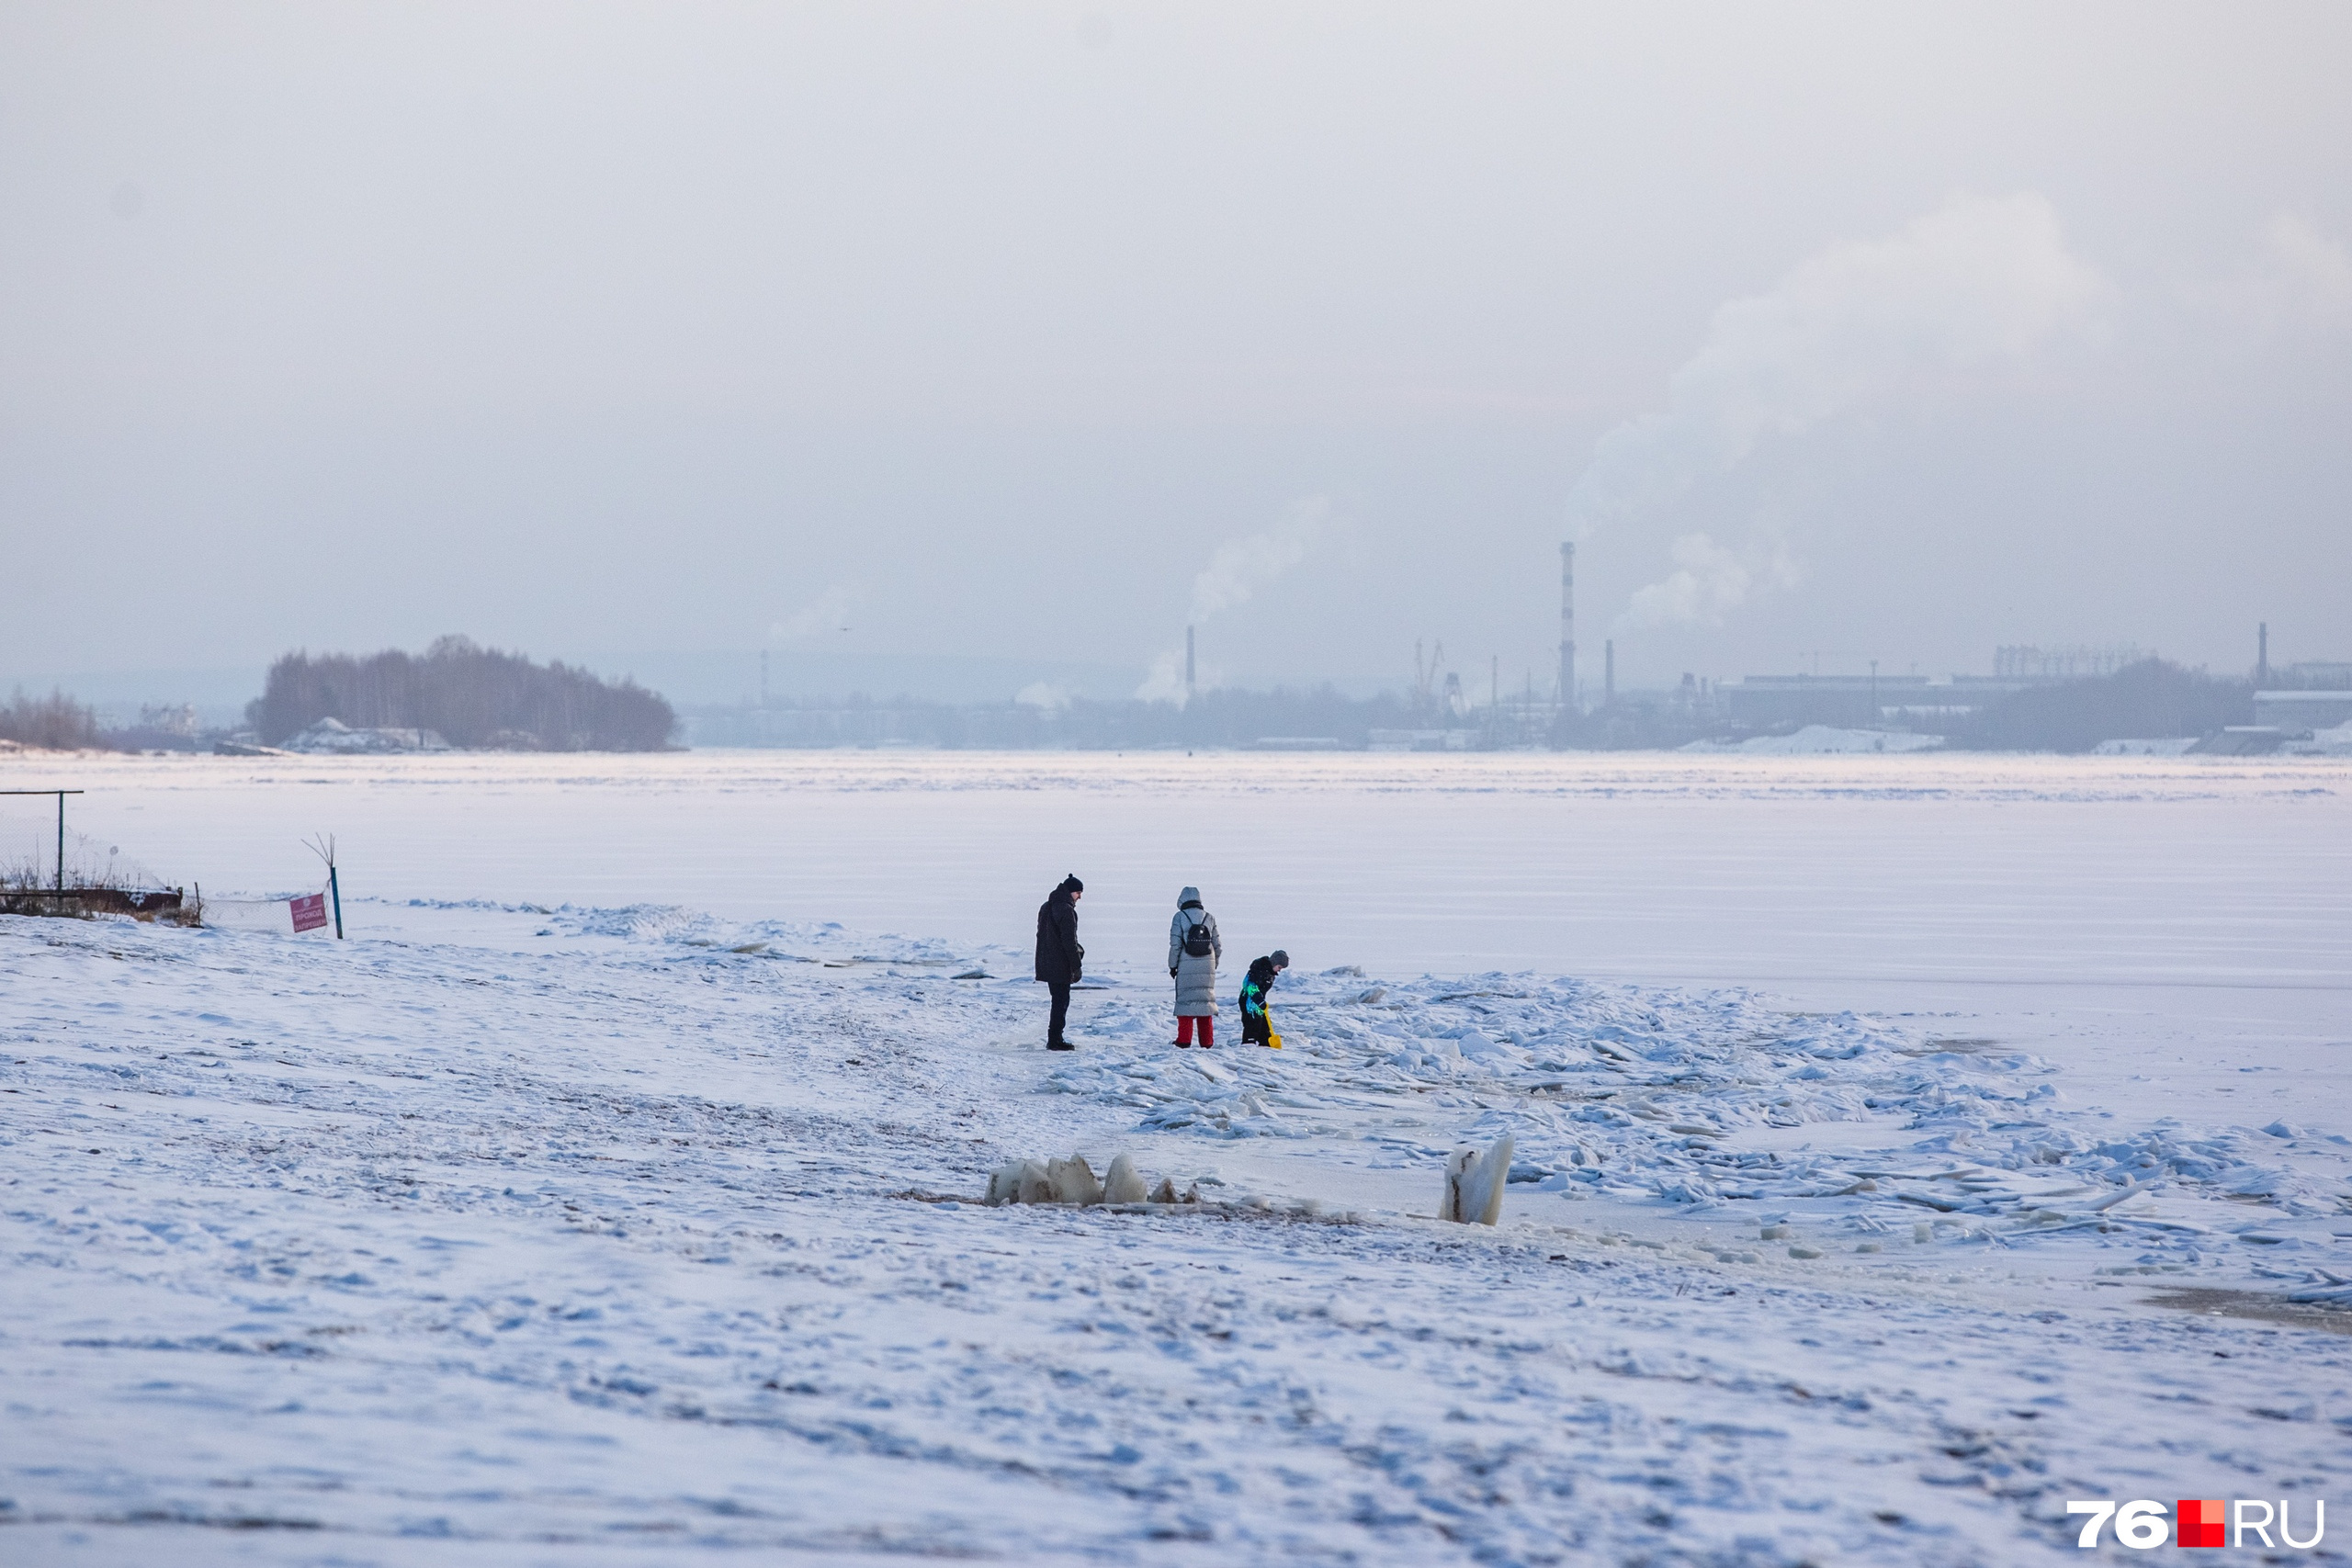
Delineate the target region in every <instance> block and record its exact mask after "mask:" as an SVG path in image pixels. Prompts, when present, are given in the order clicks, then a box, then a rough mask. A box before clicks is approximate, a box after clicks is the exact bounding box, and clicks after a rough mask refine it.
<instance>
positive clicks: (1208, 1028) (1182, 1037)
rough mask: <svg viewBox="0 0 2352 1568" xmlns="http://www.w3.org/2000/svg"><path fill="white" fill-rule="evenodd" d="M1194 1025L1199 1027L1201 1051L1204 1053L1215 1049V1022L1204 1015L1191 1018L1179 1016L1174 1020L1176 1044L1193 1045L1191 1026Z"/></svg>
mask: <svg viewBox="0 0 2352 1568" xmlns="http://www.w3.org/2000/svg"><path fill="white" fill-rule="evenodd" d="M1196 1023H1197V1024H1199V1025H1200V1026H1201V1049H1202V1050H1204V1051H1209V1050H1214V1049H1216V1020H1215V1019H1213V1018H1210V1017H1207V1016H1205V1015H1204V1016H1202V1017H1200V1018H1191V1017H1187V1016H1185V1015H1182V1014H1179V1015H1178V1016H1177V1019H1176V1043H1177V1044H1179V1045H1190V1044H1191V1043H1193V1025H1194V1024H1196Z"/></svg>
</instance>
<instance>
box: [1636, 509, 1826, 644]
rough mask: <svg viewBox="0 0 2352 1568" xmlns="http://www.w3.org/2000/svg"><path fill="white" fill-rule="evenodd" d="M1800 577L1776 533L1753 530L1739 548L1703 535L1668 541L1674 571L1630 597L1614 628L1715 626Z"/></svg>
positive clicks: (1785, 544)
mask: <svg viewBox="0 0 2352 1568" xmlns="http://www.w3.org/2000/svg"><path fill="white" fill-rule="evenodd" d="M1799 576H1800V573H1799V572H1798V570H1797V566H1796V562H1795V561H1794V560H1793V559H1792V558H1790V555H1789V550H1788V545H1787V542H1786V541H1785V540H1783V539H1782V538H1781V536H1779V535H1778V534H1776V533H1773V532H1770V531H1769V530H1758V533H1757V536H1755V537H1754V538H1752V539H1751V540H1749V542H1748V546H1747V549H1745V550H1739V551H1736V550H1732V549H1729V548H1727V547H1724V546H1722V545H1718V544H1717V543H1715V541H1714V540H1713V539H1712V538H1710V537H1709V536H1706V535H1705V534H1685V535H1683V536H1681V537H1680V538H1679V539H1677V540H1675V541H1674V570H1673V572H1672V573H1671V574H1670V575H1668V577H1667V578H1666V580H1665V581H1662V582H1653V583H1651V584H1650V585H1649V586H1648V587H1647V588H1645V589H1642V590H1641V591H1640V592H1637V593H1635V594H1634V598H1633V602H1632V603H1631V604H1628V605H1626V606H1625V613H1624V614H1623V615H1621V616H1619V617H1618V620H1617V629H1619V630H1625V629H1628V628H1632V627H1640V626H1676V625H1680V626H1694V625H1701V626H1720V625H1722V624H1723V619H1724V615H1726V614H1728V613H1729V612H1731V611H1733V610H1736V609H1737V608H1738V607H1739V606H1740V605H1742V604H1746V603H1747V600H1748V597H1749V595H1751V594H1754V593H1760V592H1765V591H1767V590H1769V589H1775V588H1789V587H1792V586H1794V585H1795V583H1796V582H1797V581H1798V578H1799Z"/></svg>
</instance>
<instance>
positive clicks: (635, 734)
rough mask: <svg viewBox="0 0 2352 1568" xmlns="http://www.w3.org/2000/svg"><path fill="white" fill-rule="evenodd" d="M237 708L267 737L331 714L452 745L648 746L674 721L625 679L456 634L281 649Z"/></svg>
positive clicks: (280, 736)
mask: <svg viewBox="0 0 2352 1568" xmlns="http://www.w3.org/2000/svg"><path fill="white" fill-rule="evenodd" d="M245 716H246V718H247V719H248V720H249V721H250V722H251V723H252V725H253V727H254V729H255V731H257V732H258V733H259V734H260V736H261V739H262V740H263V742H264V743H265V744H267V745H277V744H279V743H281V742H283V741H286V740H288V739H292V738H293V737H294V736H296V735H298V734H300V733H301V732H302V731H303V730H305V729H307V728H310V727H311V725H313V724H316V723H317V722H318V721H319V720H321V719H322V718H333V719H338V720H340V721H341V722H343V723H345V724H347V725H350V726H351V727H352V728H355V729H377V728H396V729H432V730H437V731H439V732H440V734H441V737H442V739H445V740H447V741H448V742H449V744H451V745H452V746H465V747H504V748H512V749H514V750H533V751H658V750H661V749H662V748H663V747H664V746H667V745H668V744H669V743H670V737H671V734H672V732H673V731H674V730H675V729H676V728H677V723H678V718H677V715H676V713H675V712H673V710H672V709H671V706H670V705H669V703H668V702H666V701H664V700H663V699H662V697H661V696H660V695H659V694H656V693H653V692H649V691H647V690H646V689H645V688H644V687H642V686H640V685H639V684H637V682H634V681H617V682H614V681H605V680H602V679H600V678H599V677H597V676H595V675H594V674H592V673H590V672H589V671H585V670H578V669H574V668H572V667H571V666H570V665H567V664H563V663H560V662H554V663H548V664H545V665H540V664H534V663H532V662H531V660H528V659H526V658H525V657H524V656H523V655H522V654H519V653H503V652H500V651H499V650H498V649H487V648H481V647H477V646H476V645H475V644H474V643H472V642H470V641H469V640H468V639H467V638H465V637H443V638H441V639H440V640H439V641H437V642H435V644H434V645H433V646H432V647H430V648H428V649H425V650H424V652H423V653H422V654H417V655H414V656H412V655H410V654H407V653H403V652H401V650H399V649H386V650H385V651H384V652H381V653H377V654H370V655H369V656H368V657H367V658H365V659H355V658H353V657H352V656H350V655H349V654H342V653H328V654H320V655H317V656H315V657H314V656H312V655H311V654H310V653H308V652H300V653H289V654H287V655H286V656H285V657H284V658H282V659H280V660H278V661H277V663H275V664H273V665H271V666H270V667H269V678H268V680H267V682H266V683H265V684H264V686H263V688H262V694H261V695H260V696H259V697H256V698H255V699H254V701H253V702H252V703H251V704H250V705H248V706H247V707H246V709H245Z"/></svg>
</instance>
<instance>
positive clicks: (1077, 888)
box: [1054, 871, 1086, 893]
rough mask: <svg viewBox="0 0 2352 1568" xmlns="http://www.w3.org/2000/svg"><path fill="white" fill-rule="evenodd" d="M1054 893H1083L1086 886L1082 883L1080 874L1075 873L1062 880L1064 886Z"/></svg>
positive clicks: (1056, 889)
mask: <svg viewBox="0 0 2352 1568" xmlns="http://www.w3.org/2000/svg"><path fill="white" fill-rule="evenodd" d="M1054 891H1055V892H1057V893H1083V892H1085V891H1086V884H1085V883H1083V882H1080V880H1079V879H1078V873H1076V872H1074V871H1073V872H1071V873H1070V874H1069V875H1068V876H1065V877H1063V878H1062V885H1061V886H1059V887H1057V888H1055V889H1054Z"/></svg>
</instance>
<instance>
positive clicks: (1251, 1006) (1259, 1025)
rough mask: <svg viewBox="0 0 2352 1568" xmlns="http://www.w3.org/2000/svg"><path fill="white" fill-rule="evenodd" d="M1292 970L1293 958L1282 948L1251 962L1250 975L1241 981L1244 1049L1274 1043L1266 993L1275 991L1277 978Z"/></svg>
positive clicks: (1272, 1020) (1272, 1024) (1271, 1015)
mask: <svg viewBox="0 0 2352 1568" xmlns="http://www.w3.org/2000/svg"><path fill="white" fill-rule="evenodd" d="M1289 967H1290V954H1289V953H1284V952H1283V950H1282V949H1281V948H1279V947H1278V948H1276V949H1274V950H1273V952H1272V953H1268V954H1266V956H1265V957H1263V958H1253V959H1251V960H1250V973H1249V974H1248V975H1246V976H1243V977H1242V981H1241V1043H1243V1044H1244V1045H1272V1043H1274V1019H1273V1014H1272V1013H1271V1012H1270V1011H1268V1010H1267V1008H1266V993H1267V992H1268V991H1270V990H1272V988H1273V984H1274V980H1275V977H1276V976H1279V975H1281V974H1282V972H1283V970H1285V969H1287V968H1289Z"/></svg>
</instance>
